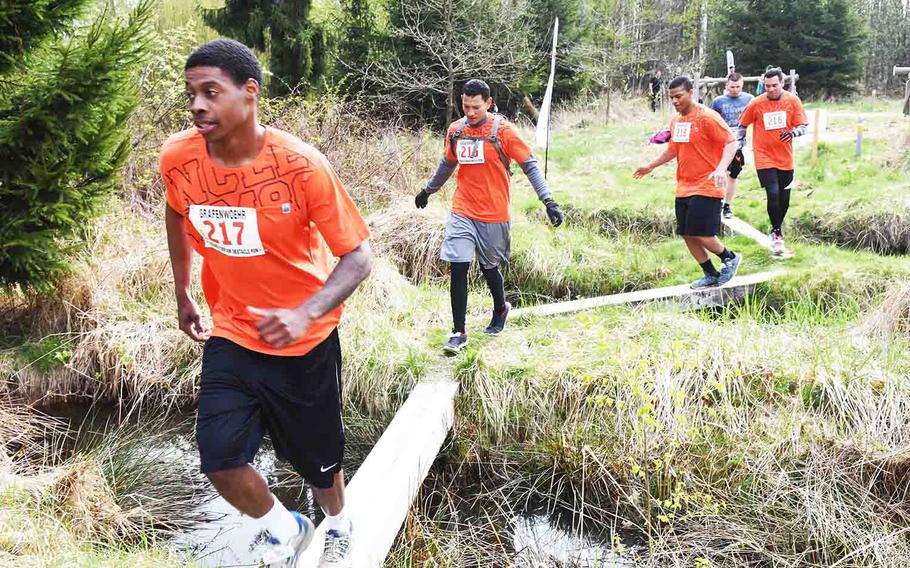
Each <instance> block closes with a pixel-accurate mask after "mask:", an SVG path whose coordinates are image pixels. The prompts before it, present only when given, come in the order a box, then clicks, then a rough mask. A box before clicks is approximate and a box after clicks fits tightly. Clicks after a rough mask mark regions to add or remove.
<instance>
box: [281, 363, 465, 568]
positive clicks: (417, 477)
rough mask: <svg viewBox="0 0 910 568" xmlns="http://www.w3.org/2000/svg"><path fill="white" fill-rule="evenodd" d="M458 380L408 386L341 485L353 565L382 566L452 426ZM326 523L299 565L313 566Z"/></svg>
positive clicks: (439, 377) (436, 379)
mask: <svg viewBox="0 0 910 568" xmlns="http://www.w3.org/2000/svg"><path fill="white" fill-rule="evenodd" d="M457 394H458V383H457V382H455V381H454V380H452V379H451V378H449V377H448V376H447V375H436V376H431V377H427V378H426V379H424V380H422V381H420V382H419V383H418V384H417V386H415V387H414V389H413V390H412V391H411V394H410V395H409V396H408V399H407V400H406V401H405V402H404V404H403V405H402V406H401V408H400V409H399V410H398V412H397V413H396V414H395V418H393V419H392V422H391V423H390V424H389V426H388V428H386V430H385V432H384V433H383V435H382V437H381V438H379V441H378V442H377V443H376V445H375V446H374V447H373V450H372V451H371V452H370V454H369V455H368V456H367V458H366V460H364V462H363V464H362V465H361V466H360V468H359V469H358V470H357V473H356V474H355V475H354V478H353V479H352V480H351V483H350V484H349V485H348V487H347V488H346V490H345V500H346V504H345V511H346V514H347V515H348V516H349V517H350V518H351V519H352V520H353V522H354V538H353V540H352V544H353V549H352V555H353V559H352V566H355V567H356V568H380V567H381V566H382V565H383V563H384V562H385V558H386V556H387V555H388V553H389V550H390V549H391V548H392V544H393V543H394V542H395V537H396V536H397V535H398V532H399V531H400V530H401V526H402V524H403V523H404V520H405V518H406V517H407V514H408V510H409V509H410V507H411V503H412V501H413V500H414V497H415V495H417V491H418V489H420V487H421V485H422V484H423V481H424V479H425V478H426V476H427V472H429V470H430V466H431V465H433V462H434V461H435V460H436V456H437V454H438V453H439V449H440V448H441V447H442V444H443V442H444V441H445V439H446V436H447V435H448V432H449V430H450V429H451V428H452V423H453V421H454V417H455V396H456V395H457ZM325 531H326V528H325V523H324V522H323V523H320V525H319V526H318V527H317V528H316V536H315V538H314V539H313V543H312V544H310V546H309V548H308V549H307V550H306V552H305V553H304V555H303V557H302V558H301V559H300V562H298V564H297V568H315V567H316V565H317V563H318V562H319V556H320V555H321V553H322V548H323V544H324V541H325Z"/></svg>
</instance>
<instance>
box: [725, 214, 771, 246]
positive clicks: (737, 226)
mask: <svg viewBox="0 0 910 568" xmlns="http://www.w3.org/2000/svg"><path fill="white" fill-rule="evenodd" d="M722 221H723V224H724V225H726V226H727V227H728V228H729V229H730V230H731V231H733V232H734V233H737V234H740V235H743V236H746V237H749V238H750V239H752V240H753V241H755V242H757V243H758V244H760V245H761V246H763V247H765V248H771V239H770V237H769V236H768V235H766V234H765V233H762V232H761V231H759V230H758V229H756V228H755V227H753V226H752V225H750V224H749V223H746V222H745V221H743V220H742V219H740V218H739V217H732V218H730V219H723V220H722Z"/></svg>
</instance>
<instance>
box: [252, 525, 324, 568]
mask: <svg viewBox="0 0 910 568" xmlns="http://www.w3.org/2000/svg"><path fill="white" fill-rule="evenodd" d="M291 515H292V516H293V517H294V519H296V520H297V525H298V526H299V527H300V532H299V533H297V535H296V536H294V537H292V538H291V540H289V541H288V542H287V543H286V544H281V543H280V542H278V540H276V539H275V538H274V537H272V536H269V537H268V539H269V540H268V542H269V544H270V545H271V546H269V548H267V549H266V550H265V551H264V552H263V553H262V565H263V566H267V567H268V568H296V566H297V561H298V560H300V555H301V554H303V551H304V550H306V549H307V547H308V546H309V545H310V543H311V542H313V535H314V534H316V527H315V526H314V525H313V521H311V520H310V519H309V518H307V517H306V516H305V515H301V514H300V513H298V512H297V511H291Z"/></svg>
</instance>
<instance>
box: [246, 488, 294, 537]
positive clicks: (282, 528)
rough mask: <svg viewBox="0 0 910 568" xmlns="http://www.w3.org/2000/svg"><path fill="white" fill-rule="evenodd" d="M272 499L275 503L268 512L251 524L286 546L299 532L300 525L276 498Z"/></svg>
mask: <svg viewBox="0 0 910 568" xmlns="http://www.w3.org/2000/svg"><path fill="white" fill-rule="evenodd" d="M272 499H274V501H275V503H274V504H273V505H272V508H271V509H269V512H268V513H266V514H265V515H263V516H261V517H259V518H258V519H255V518H254V519H253V522H254V523H256V525H257V526H258V527H259V528H260V529H261V530H267V531H269V533H270V534H271V535H272V536H273V537H275V538H276V539H278V541H279V542H281V544H286V543H287V542H288V541H289V540H291V538H293V537H295V536H297V534H298V533H299V532H300V525H299V524H298V523H297V519H295V518H294V515H292V514H291V512H290V511H288V510H287V509H285V508H284V505H282V504H281V501H279V500H278V498H277V497H275V496H274V495H272Z"/></svg>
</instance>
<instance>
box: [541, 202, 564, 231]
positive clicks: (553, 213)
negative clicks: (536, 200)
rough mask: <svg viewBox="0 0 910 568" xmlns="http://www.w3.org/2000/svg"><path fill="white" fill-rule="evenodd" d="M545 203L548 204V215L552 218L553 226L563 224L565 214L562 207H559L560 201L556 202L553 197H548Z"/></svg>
mask: <svg viewBox="0 0 910 568" xmlns="http://www.w3.org/2000/svg"><path fill="white" fill-rule="evenodd" d="M544 205H546V206H547V217H549V218H550V222H551V223H553V226H554V227H558V226H560V225H562V221H563V219H565V216H564V215H563V214H562V209H560V208H559V203H556V202H555V201H553V200H552V199H547V200H546V201H544Z"/></svg>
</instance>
